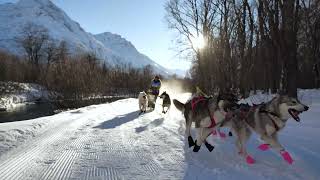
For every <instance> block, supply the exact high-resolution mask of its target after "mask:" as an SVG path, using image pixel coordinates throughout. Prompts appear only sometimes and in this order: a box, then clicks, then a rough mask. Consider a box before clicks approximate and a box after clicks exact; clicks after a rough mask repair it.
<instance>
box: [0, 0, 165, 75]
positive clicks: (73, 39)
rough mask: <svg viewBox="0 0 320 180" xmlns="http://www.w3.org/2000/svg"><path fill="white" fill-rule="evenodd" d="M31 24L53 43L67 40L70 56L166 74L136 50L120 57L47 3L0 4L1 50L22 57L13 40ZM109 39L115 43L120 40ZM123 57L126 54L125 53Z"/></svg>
mask: <svg viewBox="0 0 320 180" xmlns="http://www.w3.org/2000/svg"><path fill="white" fill-rule="evenodd" d="M30 22H32V23H34V24H38V25H42V26H44V27H46V28H47V29H48V30H49V34H50V37H52V38H53V39H55V40H56V41H62V40H64V41H66V42H67V44H68V47H69V49H70V51H71V53H78V52H93V53H95V54H96V55H97V56H98V57H99V58H101V59H104V60H106V61H107V62H108V63H110V64H111V65H115V64H124V63H131V64H132V65H133V66H134V67H142V66H144V65H147V64H151V65H152V66H153V67H154V69H155V70H157V71H159V72H164V71H165V68H163V67H161V66H159V65H158V64H156V63H155V62H153V61H152V60H151V59H149V58H147V57H146V56H144V55H142V54H140V53H139V52H138V51H136V52H135V53H136V54H135V53H131V54H130V56H133V57H135V58H133V59H129V58H128V56H122V53H119V49H118V47H115V50H114V49H113V48H114V47H112V45H107V44H108V42H104V43H102V42H100V41H99V40H97V39H96V38H95V37H94V36H93V35H92V34H90V33H87V32H85V31H84V30H83V29H82V28H81V26H80V25H79V23H77V22H75V21H73V20H72V19H70V17H68V15H67V14H66V13H65V12H64V11H62V10H61V9H60V8H58V7H57V6H56V5H55V4H54V3H52V2H51V1H50V0H20V1H18V2H17V3H15V4H12V3H7V4H2V5H0V49H6V50H8V51H10V52H12V53H15V54H17V55H21V54H22V53H23V49H22V48H21V47H20V45H19V44H17V42H16V40H15V39H16V38H17V37H21V31H22V28H23V27H24V26H25V25H26V24H27V23H30ZM115 37H116V36H115ZM111 40H112V42H113V43H116V42H117V40H119V39H118V38H116V39H111ZM124 41H126V40H124V39H121V42H119V43H122V42H124ZM128 44H130V43H129V42H127V43H126V44H124V46H122V48H123V49H122V51H124V52H125V51H130V50H127V48H128V49H132V48H134V47H133V45H132V44H130V46H126V45H128ZM106 45H107V46H106ZM123 54H125V55H126V53H123ZM140 58H141V60H140ZM135 61H138V62H135ZM140 63H143V64H140Z"/></svg>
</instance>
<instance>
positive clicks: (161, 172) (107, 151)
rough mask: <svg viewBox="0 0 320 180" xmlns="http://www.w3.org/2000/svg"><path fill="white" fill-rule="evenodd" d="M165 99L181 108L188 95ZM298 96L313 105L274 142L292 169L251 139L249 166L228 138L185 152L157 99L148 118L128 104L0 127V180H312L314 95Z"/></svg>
mask: <svg viewBox="0 0 320 180" xmlns="http://www.w3.org/2000/svg"><path fill="white" fill-rule="evenodd" d="M169 94H170V95H171V98H172V99H173V98H177V99H179V100H181V101H186V100H187V99H188V98H189V96H190V94H180V93H171V92H170V91H169ZM299 95H300V96H301V95H303V97H308V98H311V99H313V101H312V103H311V104H310V110H309V111H307V112H305V113H303V114H301V120H302V122H301V123H297V122H295V121H293V120H289V123H288V124H287V127H286V128H285V129H284V130H283V131H282V132H281V133H280V136H279V138H280V142H281V143H282V144H283V145H284V147H286V149H287V151H289V152H290V153H291V155H292V156H293V159H294V163H293V165H288V164H287V163H286V162H284V161H283V160H282V159H281V157H280V156H279V155H278V154H277V153H276V152H274V151H271V150H269V151H267V152H261V151H259V150H258V149H257V146H258V145H259V144H260V142H259V140H258V139H257V137H256V136H254V137H252V138H251V139H250V141H249V143H248V151H249V152H250V153H251V155H252V156H253V157H254V158H255V160H256V163H255V164H253V165H248V164H246V162H245V160H244V159H242V158H241V157H240V156H239V155H238V153H237V151H236V148H235V145H234V139H233V138H234V137H227V138H226V139H220V138H218V137H212V136H210V137H209V141H210V142H211V143H213V144H214V145H215V149H214V150H213V152H208V151H207V149H206V148H205V147H201V149H200V151H199V152H198V153H194V152H192V149H189V148H188V147H187V142H186V138H185V135H184V130H185V121H184V119H183V116H182V114H181V112H178V111H177V110H176V109H175V108H174V107H173V106H172V108H171V109H170V111H169V112H168V114H166V115H163V114H161V107H160V104H161V100H160V99H159V100H158V101H157V104H156V109H155V111H153V112H148V113H146V114H143V115H141V116H138V100H137V99H133V98H131V99H124V100H119V101H116V102H113V103H108V104H102V105H94V106H88V107H84V108H80V109H77V110H73V111H67V112H63V113H60V114H56V115H54V116H50V117H43V118H39V119H34V120H29V121H21V122H12V123H3V124H0V179H188V180H189V179H190V180H194V179H228V180H229V179H231V180H232V179H237V180H242V179H245V180H250V179H259V180H260V179H261V180H264V179H265V180H267V179H268V180H270V179H271V180H274V179H279V180H280V179H293V180H295V179H308V180H313V179H314V180H315V179H318V177H319V175H320V172H319V171H318V167H319V165H320V163H319V162H320V155H318V152H320V145H319V142H318V139H317V137H319V128H320V122H319V120H318V115H319V113H320V101H319V99H320V91H319V90H300V91H299ZM261 96H262V95H261ZM308 98H307V99H308ZM225 132H227V131H226V130H225ZM193 133H194V132H193Z"/></svg>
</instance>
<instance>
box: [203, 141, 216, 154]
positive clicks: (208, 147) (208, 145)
mask: <svg viewBox="0 0 320 180" xmlns="http://www.w3.org/2000/svg"><path fill="white" fill-rule="evenodd" d="M205 145H206V147H207V149H208V151H209V152H212V151H213V149H214V146H212V145H211V144H209V143H208V142H207V141H206V142H205Z"/></svg>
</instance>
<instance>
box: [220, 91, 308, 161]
mask: <svg viewBox="0 0 320 180" xmlns="http://www.w3.org/2000/svg"><path fill="white" fill-rule="evenodd" d="M308 109H309V107H308V106H306V105H304V104H302V103H301V102H300V101H299V100H298V99H297V98H293V97H289V96H287V95H277V96H276V97H275V98H273V99H272V100H271V101H269V102H267V103H265V104H260V105H255V106H248V105H241V107H240V108H238V109H237V110H235V111H234V114H233V115H234V116H233V117H232V118H230V119H229V120H227V121H225V122H224V123H223V125H222V126H227V127H230V128H231V130H232V132H233V133H234V134H235V135H236V146H237V148H238V151H239V154H241V155H242V156H244V157H245V158H246V160H247V163H249V164H252V163H254V159H253V158H252V157H251V156H250V155H249V154H248V152H247V150H246V142H247V140H248V139H249V137H250V136H251V131H254V132H255V133H257V134H258V135H259V136H260V138H261V140H262V141H264V142H265V144H262V145H260V146H259V149H261V150H263V151H265V150H267V149H269V147H271V148H273V149H274V150H276V151H277V152H279V153H280V154H281V156H282V157H283V159H284V160H285V161H287V162H288V163H289V164H292V162H293V159H292V158H291V155H290V154H289V152H287V151H286V150H285V148H284V147H283V146H282V145H281V144H280V142H279V140H278V132H279V131H280V130H282V129H283V128H284V127H285V125H286V123H287V121H288V119H289V118H292V119H294V120H296V121H297V122H300V118H299V114H300V113H302V112H303V111H307V110H308Z"/></svg>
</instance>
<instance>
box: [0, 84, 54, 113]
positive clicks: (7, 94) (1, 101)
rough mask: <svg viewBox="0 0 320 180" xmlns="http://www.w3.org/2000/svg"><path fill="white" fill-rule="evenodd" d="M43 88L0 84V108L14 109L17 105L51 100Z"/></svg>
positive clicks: (28, 85) (32, 85) (34, 85)
mask: <svg viewBox="0 0 320 180" xmlns="http://www.w3.org/2000/svg"><path fill="white" fill-rule="evenodd" d="M50 96H51V95H50V93H49V92H48V91H47V90H46V89H45V88H44V87H42V86H40V85H37V84H31V83H17V82H0V108H4V109H7V110H10V109H13V108H14V107H16V106H17V105H20V104H25V103H31V102H35V101H37V100H40V99H41V100H48V99H50Z"/></svg>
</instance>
